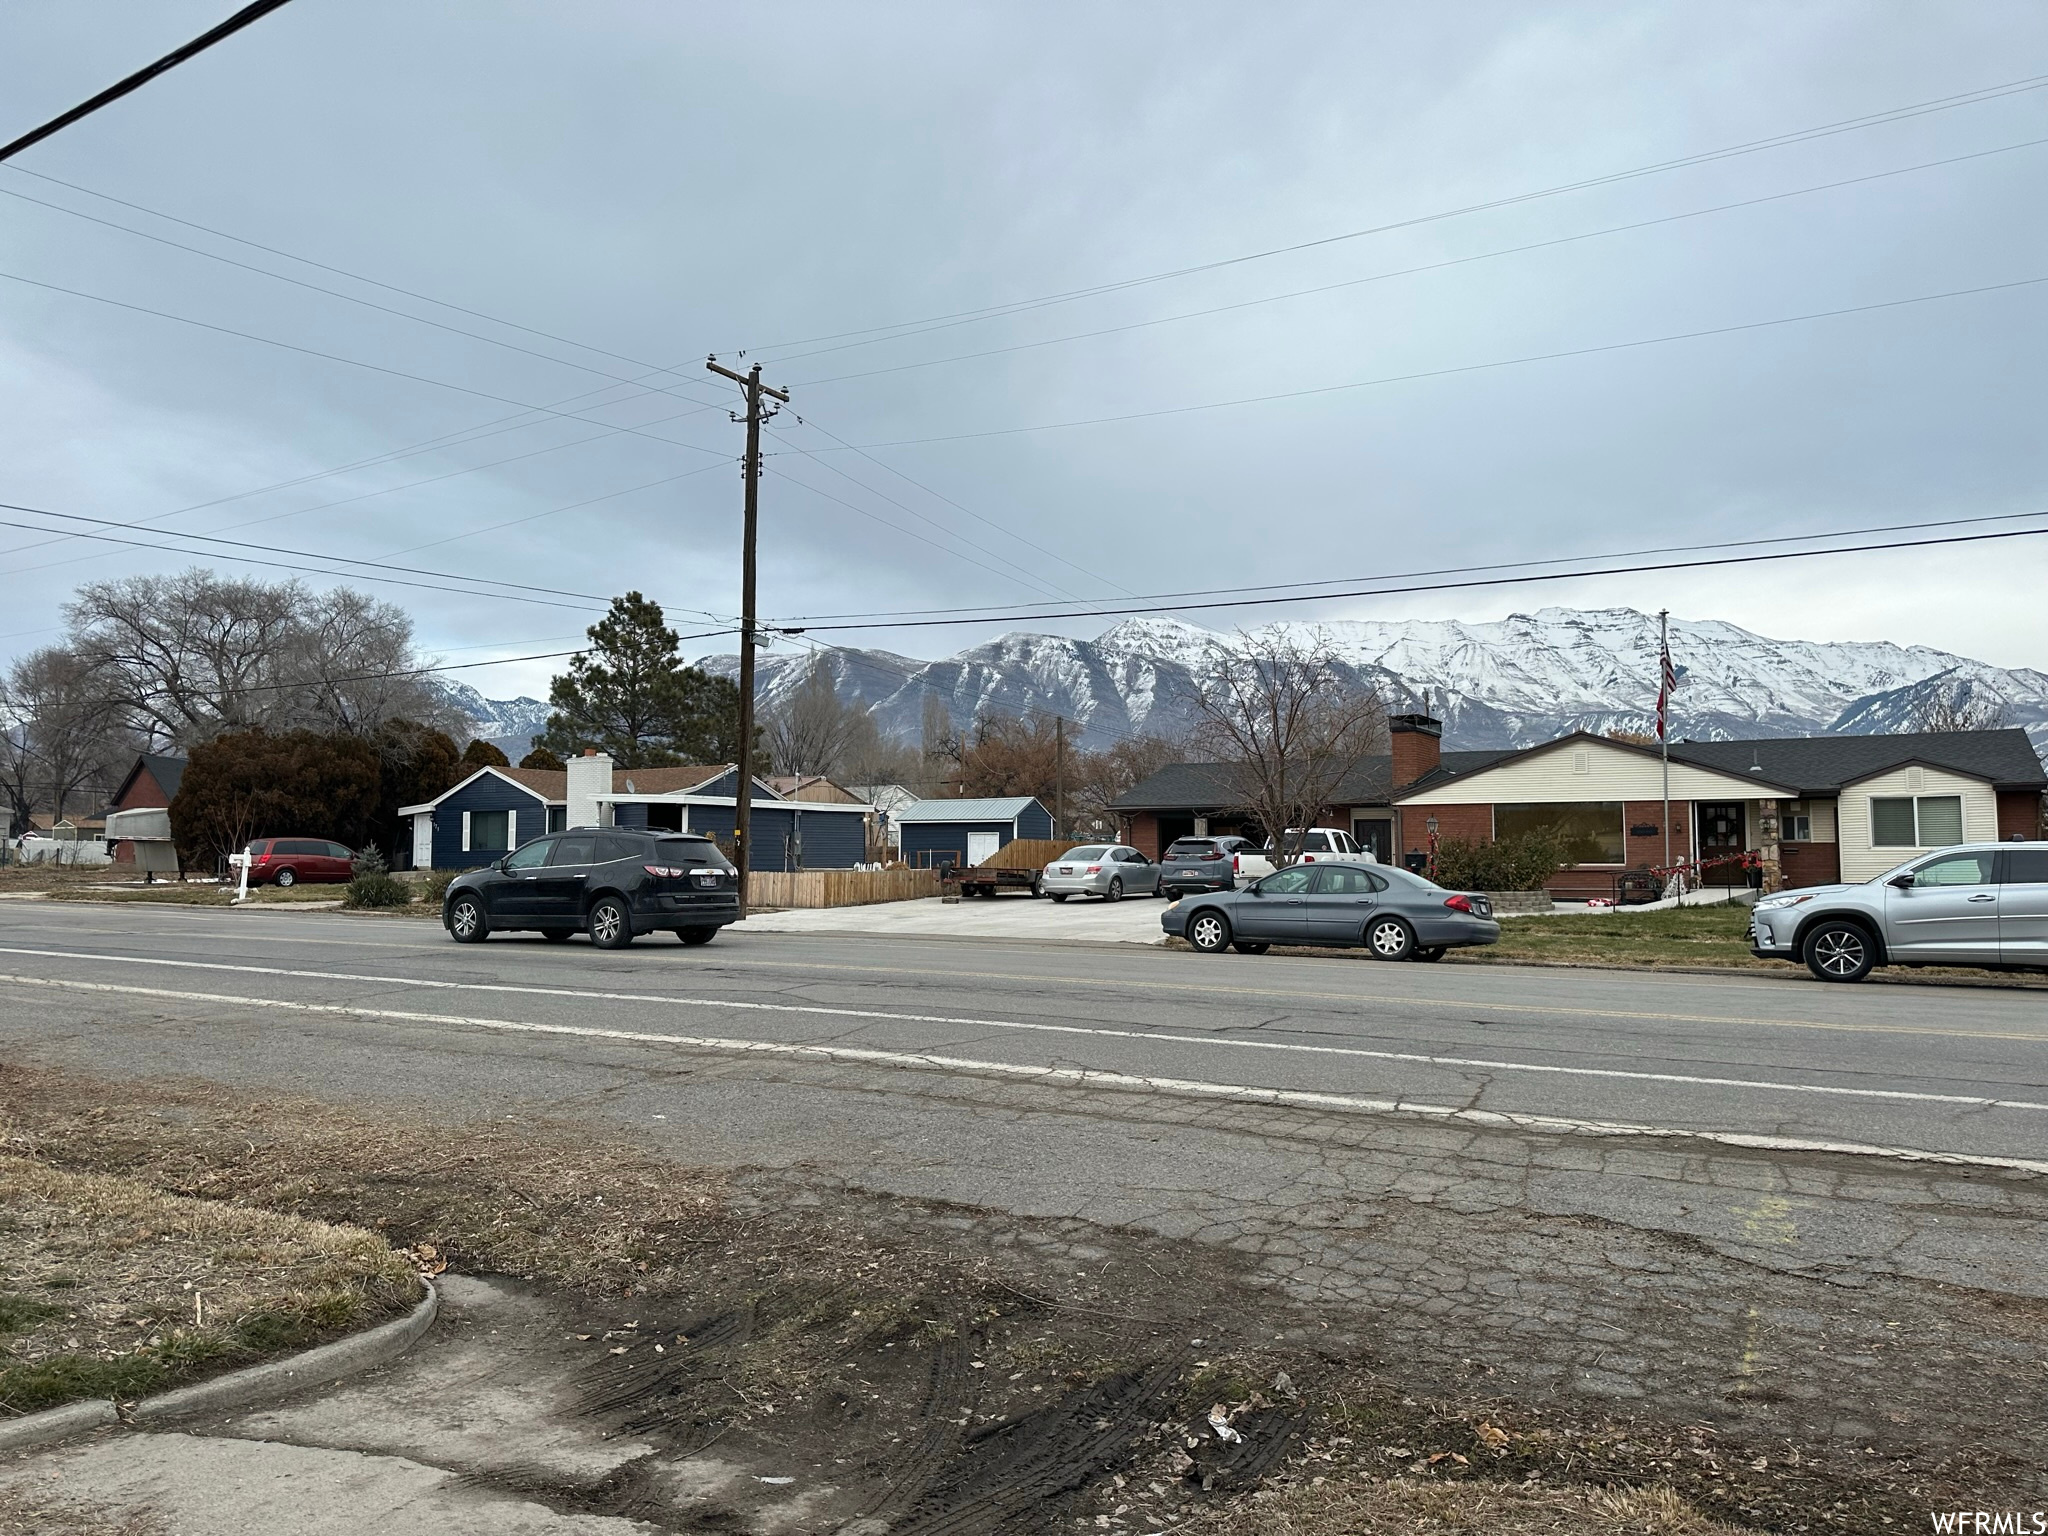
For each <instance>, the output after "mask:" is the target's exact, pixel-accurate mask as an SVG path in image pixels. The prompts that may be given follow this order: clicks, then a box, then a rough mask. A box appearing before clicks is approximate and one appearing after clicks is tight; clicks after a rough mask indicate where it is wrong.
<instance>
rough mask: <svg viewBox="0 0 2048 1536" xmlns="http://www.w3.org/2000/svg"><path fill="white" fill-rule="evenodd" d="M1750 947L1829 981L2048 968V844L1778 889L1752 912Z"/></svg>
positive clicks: (1989, 847) (1936, 857) (1993, 846)
mask: <svg viewBox="0 0 2048 1536" xmlns="http://www.w3.org/2000/svg"><path fill="white" fill-rule="evenodd" d="M1749 946H1750V953H1751V954H1753V955H1756V956H1758V957H1759V958H1761V959H1764V960H1795V961H1796V960H1803V961H1805V962H1806V968H1807V969H1808V970H1810V971H1812V972H1813V974H1814V975H1816V976H1818V977H1819V978H1820V979H1821V980H1822V981H1861V980H1862V979H1863V978H1864V977H1865V976H1868V975H1869V974H1870V972H1871V971H1872V969H1873V968H1875V967H1877V966H1880V965H1969V966H1987V967H1990V968H1993V969H1997V970H2025V969H2030V968H2042V969H2048V843H1977V844H1965V845H1963V846H1961V847H1958V848H1944V849H1942V850H1941V852H1939V853H1933V854H1925V855H1922V856H1921V857H1919V858H1916V859H1911V860H1908V861H1907V862H1906V863H1904V864H1901V865H1899V866H1898V867H1897V868H1896V869H1891V870H1887V871H1886V872H1885V873H1883V874H1881V875H1879V876H1878V877H1877V878H1876V879H1874V880H1866V881H1864V882H1863V883H1862V884H1861V885H1820V886H1812V887H1809V888H1807V889H1805V890H1798V891H1780V892H1779V893H1777V894H1776V895H1773V896H1766V897H1764V898H1763V899H1762V900H1760V901H1758V902H1757V904H1756V906H1755V908H1754V909H1752V911H1751V912H1750V917H1749Z"/></svg>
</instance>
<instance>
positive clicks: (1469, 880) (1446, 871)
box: [1435, 832, 1567, 891]
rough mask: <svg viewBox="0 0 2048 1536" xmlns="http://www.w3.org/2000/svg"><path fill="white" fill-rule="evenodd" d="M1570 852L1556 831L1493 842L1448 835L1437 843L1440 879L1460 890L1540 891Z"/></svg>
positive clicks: (1443, 883) (1437, 881)
mask: <svg viewBox="0 0 2048 1536" xmlns="http://www.w3.org/2000/svg"><path fill="white" fill-rule="evenodd" d="M1566 852H1567V850H1566V845H1565V840H1564V838H1563V837H1561V836H1559V835H1558V834H1557V833H1555V832H1525V833H1523V834H1521V835H1520V836H1519V837H1504V838H1501V839H1499V840H1498V841H1497V842H1491V843H1480V842H1473V841H1471V840H1469V839H1467V838H1462V837H1447V838H1445V839H1444V840H1443V841H1442V842H1440V843H1438V844H1437V849H1436V877H1435V878H1436V883H1437V884H1438V885H1442V886H1448V887H1450V888H1451V889H1452V890H1460V891H1537V890H1541V889H1542V888H1543V882H1544V881H1546V880H1548V879H1549V878H1550V877H1551V876H1552V875H1554V874H1556V873H1557V872H1558V871H1559V870H1560V869H1562V868H1564V865H1565V856H1566Z"/></svg>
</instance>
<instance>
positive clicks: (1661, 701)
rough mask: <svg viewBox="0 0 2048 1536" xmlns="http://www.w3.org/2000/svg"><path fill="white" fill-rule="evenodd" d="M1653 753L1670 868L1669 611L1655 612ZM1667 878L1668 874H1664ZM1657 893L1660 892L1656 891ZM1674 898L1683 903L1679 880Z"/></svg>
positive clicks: (1665, 865) (1667, 865)
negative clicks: (1660, 770) (1660, 776)
mask: <svg viewBox="0 0 2048 1536" xmlns="http://www.w3.org/2000/svg"><path fill="white" fill-rule="evenodd" d="M1657 755H1658V756H1659V757H1660V758H1662V759H1663V762H1664V867H1665V868H1666V869H1667V870H1668V869H1670V868H1671V610H1670V609H1668V608H1662V609H1659V610H1658V612H1657ZM1664 878H1665V879H1667V880H1668V879H1670V878H1671V877H1670V876H1669V875H1666V876H1665V877H1664ZM1660 894H1661V893H1660ZM1678 900H1679V903H1680V905H1683V904H1684V902H1685V884H1684V882H1683V881H1680V882H1679V887H1678Z"/></svg>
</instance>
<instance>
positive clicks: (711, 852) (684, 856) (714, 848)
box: [661, 837, 732, 869]
mask: <svg viewBox="0 0 2048 1536" xmlns="http://www.w3.org/2000/svg"><path fill="white" fill-rule="evenodd" d="M661 858H662V862H663V863H666V864H708V865H710V866H711V867H712V868H713V869H731V868H732V861H731V860H730V859H728V858H727V857H726V856H725V855H724V854H723V853H722V852H720V851H719V847H718V844H716V843H714V842H712V841H711V839H710V838H708V837H664V838H663V839H662V840H661Z"/></svg>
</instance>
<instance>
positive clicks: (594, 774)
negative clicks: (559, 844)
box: [568, 749, 612, 827]
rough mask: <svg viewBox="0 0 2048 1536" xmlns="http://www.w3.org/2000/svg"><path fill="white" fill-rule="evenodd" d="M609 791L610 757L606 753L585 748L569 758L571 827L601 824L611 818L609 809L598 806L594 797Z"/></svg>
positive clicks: (569, 813) (610, 780) (610, 790)
mask: <svg viewBox="0 0 2048 1536" xmlns="http://www.w3.org/2000/svg"><path fill="white" fill-rule="evenodd" d="M611 792H612V760H611V757H610V755H609V754H608V753H604V752H599V751H596V750H594V749H593V750H590V751H586V752H585V753H584V754H583V755H582V756H581V757H572V758H570V759H569V790H568V801H569V804H568V818H569V825H570V826H572V827H597V826H603V825H606V824H607V823H609V822H610V820H611V808H610V807H609V806H600V805H599V804H598V803H597V796H599V795H608V794H610V793H611Z"/></svg>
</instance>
